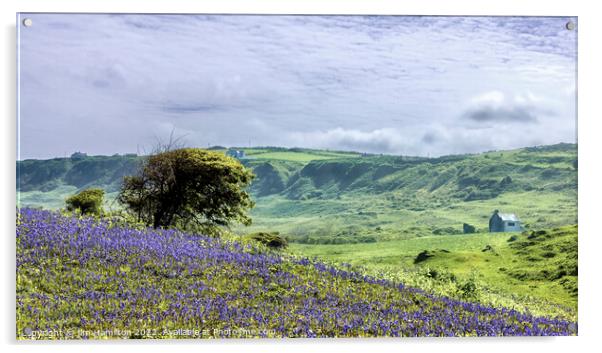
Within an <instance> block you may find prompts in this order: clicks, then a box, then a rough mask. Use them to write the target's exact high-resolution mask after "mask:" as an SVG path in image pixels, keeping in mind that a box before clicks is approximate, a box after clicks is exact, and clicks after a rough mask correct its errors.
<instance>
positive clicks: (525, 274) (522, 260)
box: [291, 226, 577, 317]
mask: <svg viewBox="0 0 602 353" xmlns="http://www.w3.org/2000/svg"><path fill="white" fill-rule="evenodd" d="M539 233H541V234H539ZM539 233H538V232H537V231H536V232H525V233H523V234H519V233H493V234H489V233H482V234H460V235H443V236H427V237H420V238H411V239H403V240H394V241H386V242H377V243H371V244H343V245H320V246H315V245H306V244H292V245H291V251H292V252H294V253H301V254H304V255H306V256H311V257H314V256H315V257H318V258H321V259H325V260H330V261H332V262H335V263H350V264H353V265H360V266H362V267H365V268H367V269H369V270H373V271H374V272H378V271H383V270H384V271H392V272H394V273H395V272H398V271H400V270H401V269H412V268H413V269H415V270H416V271H418V272H420V271H419V270H420V269H421V268H429V269H435V270H438V271H443V272H450V273H451V274H453V275H455V276H457V278H458V279H459V280H460V281H466V280H468V279H469V278H471V277H472V276H476V277H477V280H478V281H479V282H481V283H482V284H483V285H484V287H486V288H487V289H490V290H493V292H496V293H498V294H501V298H497V299H502V300H504V299H506V300H507V302H508V303H511V304H513V305H518V306H520V305H521V303H524V302H529V300H528V297H533V298H534V299H535V300H534V304H535V305H532V306H530V309H531V310H536V311H537V310H540V311H541V312H542V313H545V312H563V313H564V314H565V315H567V316H569V317H570V316H572V315H576V309H577V226H565V227H560V228H555V229H554V230H548V231H539ZM512 236H514V237H516V238H517V239H516V240H514V241H509V239H510V238H511V237H512ZM425 250H426V251H428V252H429V254H430V255H433V256H432V257H429V258H427V259H426V260H425V261H422V262H419V263H414V262H415V259H416V257H417V255H418V254H419V253H421V252H423V251H425ZM484 250H485V251H484ZM401 276H402V277H401V278H402V280H404V281H405V282H407V283H412V284H417V283H415V278H412V277H408V276H405V277H404V274H403V273H401ZM441 289H442V291H444V292H445V288H441ZM446 294H449V293H446ZM511 294H517V295H519V296H523V297H525V298H521V299H520V300H516V301H514V300H511ZM525 299H527V300H525ZM546 302H549V303H550V304H552V305H546V304H545V303H546ZM529 304H531V303H529ZM555 305H561V306H563V307H565V308H562V309H559V308H556V307H555Z"/></svg>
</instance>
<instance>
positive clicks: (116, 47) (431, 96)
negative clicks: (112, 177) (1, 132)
mask: <svg viewBox="0 0 602 353" xmlns="http://www.w3.org/2000/svg"><path fill="white" fill-rule="evenodd" d="M24 18H30V19H31V20H32V25H31V26H30V27H25V26H23V25H21V24H19V25H18V27H19V30H18V46H19V48H18V66H19V79H18V81H19V84H18V89H19V95H18V97H19V106H18V110H19V121H18V123H19V124H18V126H19V127H18V134H19V136H18V143H19V146H18V156H17V158H18V159H27V158H53V157H63V156H68V155H70V154H71V153H73V152H75V151H81V152H86V153H88V154H92V155H97V154H103V155H112V154H114V153H130V152H133V153H144V152H145V151H150V150H152V148H153V146H154V145H156V144H157V142H158V141H164V142H165V141H166V140H167V139H169V136H170V134H171V133H172V131H173V133H174V136H176V137H180V141H181V142H182V143H183V144H185V145H188V146H195V147H207V146H213V145H221V146H227V147H230V146H240V147H247V146H283V147H307V148H320V149H331V150H349V151H359V152H369V153H384V154H395V155H414V156H440V155H448V154H459V153H476V152H482V151H490V150H502V149H511V148H519V147H525V146H534V145H545V144H554V143H559V142H570V143H576V119H577V116H576V64H577V63H576V61H577V30H576V29H575V30H572V31H571V30H567V29H566V23H567V22H568V21H569V20H570V21H573V22H574V23H576V22H577V19H576V18H568V17H567V18H562V17H416V16H414V17H410V16H248V15H247V16H241V15H123V14H113V15H111V14H106V15H105V14H21V16H20V20H23V19H24Z"/></svg>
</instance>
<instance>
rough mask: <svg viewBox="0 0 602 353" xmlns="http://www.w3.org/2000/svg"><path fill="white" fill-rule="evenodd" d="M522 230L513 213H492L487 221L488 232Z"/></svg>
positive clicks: (518, 220)
mask: <svg viewBox="0 0 602 353" xmlns="http://www.w3.org/2000/svg"><path fill="white" fill-rule="evenodd" d="M522 230H523V227H522V225H521V222H520V219H518V217H517V216H516V215H515V214H514V213H500V211H498V210H495V211H493V215H492V216H491V218H490V219H489V232H490V233H494V232H520V231H522Z"/></svg>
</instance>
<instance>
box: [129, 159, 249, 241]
mask: <svg viewBox="0 0 602 353" xmlns="http://www.w3.org/2000/svg"><path fill="white" fill-rule="evenodd" d="M253 178H254V175H253V173H252V172H251V171H250V170H249V169H247V168H245V167H244V166H243V165H242V164H241V163H240V162H238V161H237V160H236V159H234V158H230V157H227V156H225V155H224V154H222V153H220V152H214V151H208V150H203V149H199V148H179V149H174V150H167V151H164V152H159V153H155V154H153V155H151V156H149V157H148V158H147V159H146V160H145V161H144V162H143V164H142V165H141V167H140V168H139V170H138V172H137V173H136V175H133V176H127V177H125V178H124V181H123V185H122V188H121V191H120V193H119V196H118V201H119V202H120V203H121V204H122V205H124V206H126V208H127V209H128V210H130V212H132V213H133V214H135V215H136V216H137V217H138V220H139V221H143V222H146V223H147V224H149V225H152V226H153V227H154V228H159V227H168V226H181V227H185V228H191V227H194V228H196V229H203V230H210V229H214V228H215V226H228V225H229V224H231V223H232V222H241V223H243V224H245V225H248V224H250V223H251V218H249V216H248V215H247V210H248V209H250V208H252V207H253V206H254V203H253V201H252V200H251V197H250V196H249V194H248V193H247V192H246V191H245V188H246V187H247V186H248V185H249V184H250V183H251V181H252V180H253Z"/></svg>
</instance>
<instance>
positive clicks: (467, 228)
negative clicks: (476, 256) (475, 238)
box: [462, 223, 476, 234]
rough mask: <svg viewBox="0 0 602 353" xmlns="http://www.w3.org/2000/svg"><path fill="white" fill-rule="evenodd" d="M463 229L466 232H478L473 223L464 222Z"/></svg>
mask: <svg viewBox="0 0 602 353" xmlns="http://www.w3.org/2000/svg"><path fill="white" fill-rule="evenodd" d="M462 230H463V231H464V234H472V233H475V232H476V229H475V227H474V226H473V225H470V224H468V223H464V224H463V225H462Z"/></svg>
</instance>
